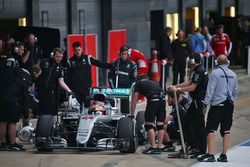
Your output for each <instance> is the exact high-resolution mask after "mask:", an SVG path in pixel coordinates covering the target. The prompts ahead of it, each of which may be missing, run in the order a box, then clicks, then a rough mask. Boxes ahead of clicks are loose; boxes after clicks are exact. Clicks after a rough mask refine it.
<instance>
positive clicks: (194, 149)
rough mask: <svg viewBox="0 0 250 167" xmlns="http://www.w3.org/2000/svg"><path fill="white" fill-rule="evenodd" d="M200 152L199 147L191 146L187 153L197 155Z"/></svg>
mask: <svg viewBox="0 0 250 167" xmlns="http://www.w3.org/2000/svg"><path fill="white" fill-rule="evenodd" d="M199 152H200V150H199V149H198V148H190V149H188V150H187V155H194V154H195V155H197V154H199Z"/></svg>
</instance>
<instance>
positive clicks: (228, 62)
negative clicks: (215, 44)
mask: <svg viewBox="0 0 250 167" xmlns="http://www.w3.org/2000/svg"><path fill="white" fill-rule="evenodd" d="M218 57H219V56H218ZM218 57H217V58H216V59H215V60H214V65H215V66H219V65H220V64H219V63H218ZM226 65H227V66H229V65H230V60H228V58H227V63H226Z"/></svg>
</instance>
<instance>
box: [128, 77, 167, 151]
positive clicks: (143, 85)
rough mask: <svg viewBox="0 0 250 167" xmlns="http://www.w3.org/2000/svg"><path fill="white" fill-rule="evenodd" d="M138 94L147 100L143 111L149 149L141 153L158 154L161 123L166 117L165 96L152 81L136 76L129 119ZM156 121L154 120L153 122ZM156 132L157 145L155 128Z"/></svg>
mask: <svg viewBox="0 0 250 167" xmlns="http://www.w3.org/2000/svg"><path fill="white" fill-rule="evenodd" d="M139 94H142V95H143V96H145V97H146V98H147V106H146V111H145V129H146V131H147V132H148V136H149V142H150V147H149V148H148V149H146V150H144V151H143V153H144V154H160V153H161V148H162V147H163V144H162V142H163V137H164V126H163V122H164V119H165V117H166V110H165V108H166V100H165V94H164V91H163V90H162V88H161V87H160V85H159V84H158V83H156V82H154V81H151V80H148V78H147V77H146V76H145V75H142V76H138V81H137V82H136V85H135V88H134V91H133V94H132V102H131V115H130V116H131V117H132V118H133V117H134V114H135V109H136V104H137V102H138V99H139ZM155 119H156V120H155ZM155 121H156V129H157V130H158V144H156V142H155V137H156V134H155V127H154V123H155Z"/></svg>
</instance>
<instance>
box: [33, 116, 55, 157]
mask: <svg viewBox="0 0 250 167" xmlns="http://www.w3.org/2000/svg"><path fill="white" fill-rule="evenodd" d="M54 124H55V117H54V116H52V115H41V116H39V118H38V121H37V125H36V143H35V144H36V148H37V150H38V151H41V152H51V151H53V148H46V147H45V146H44V144H41V143H39V142H38V140H37V138H39V137H45V138H51V137H53V134H54Z"/></svg>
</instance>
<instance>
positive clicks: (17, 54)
mask: <svg viewBox="0 0 250 167" xmlns="http://www.w3.org/2000/svg"><path fill="white" fill-rule="evenodd" d="M24 53H25V44H24V43H23V42H18V43H17V47H16V48H14V52H13V53H12V55H11V57H13V58H14V59H16V60H17V62H18V64H19V66H20V67H21V68H24V62H23V57H24Z"/></svg>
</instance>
